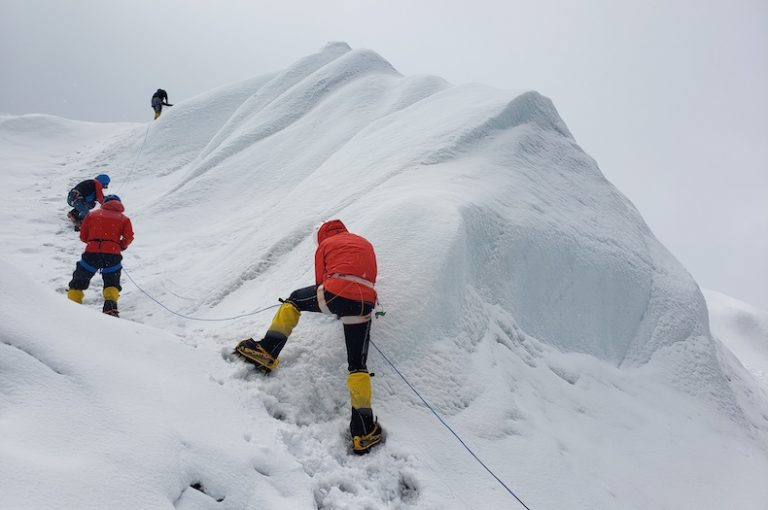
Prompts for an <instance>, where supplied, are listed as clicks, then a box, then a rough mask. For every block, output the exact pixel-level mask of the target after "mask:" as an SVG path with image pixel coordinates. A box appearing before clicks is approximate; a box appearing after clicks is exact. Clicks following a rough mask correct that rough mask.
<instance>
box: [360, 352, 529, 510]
mask: <svg viewBox="0 0 768 510" xmlns="http://www.w3.org/2000/svg"><path fill="white" fill-rule="evenodd" d="M371 345H372V346H373V348H374V349H376V351H377V352H378V353H379V354H381V357H382V358H384V360H385V361H386V362H387V363H388V364H389V366H391V367H392V369H393V370H394V371H395V372H396V373H397V375H399V376H400V379H402V380H403V382H405V384H407V385H408V387H409V388H411V391H413V392H414V393H415V394H416V396H417V397H419V399H420V400H421V401H422V402H423V403H424V405H425V406H427V409H429V410H430V411H432V414H434V415H435V417H436V418H437V419H438V420H440V423H442V424H443V426H444V427H445V428H446V429H448V431H450V433H451V434H453V436H454V437H455V438H456V439H457V440H458V441H459V443H461V446H463V447H464V448H465V449H466V450H467V451H468V452H469V454H470V455H472V457H474V458H475V460H476V461H477V462H478V463H479V464H480V465H481V466H483V467H484V468H485V470H486V471H488V473H490V475H491V476H492V477H494V478H495V479H496V481H497V482H499V483H500V484H501V486H502V487H504V488H505V489H506V490H507V492H508V493H510V494H511V495H512V497H514V498H515V499H516V500H517V501H518V502H519V503H520V504H521V505H522V506H523V508H525V509H526V510H531V509H530V508H529V507H528V505H526V504H525V503H523V500H521V499H520V498H519V497H517V494H515V493H514V492H513V491H512V489H510V488H509V487H508V486H507V484H505V483H504V482H503V481H502V480H501V478H499V477H498V476H496V473H494V472H493V471H492V470H491V468H489V467H488V466H487V465H486V464H485V462H483V461H482V460H481V459H480V457H478V456H477V455H476V454H475V452H473V451H472V448H470V447H469V446H467V443H465V442H464V440H463V439H462V438H461V436H459V435H458V434H457V433H456V432H455V431H454V430H453V429H452V428H451V426H450V425H448V424H447V423H446V422H445V420H443V418H442V417H441V416H440V415H439V414H437V411H435V410H434V408H432V406H431V405H429V402H427V401H426V400H425V399H424V397H422V396H421V394H420V393H419V392H418V391H417V390H416V388H414V387H413V385H412V384H411V383H410V382H408V379H406V378H405V376H404V375H403V374H401V373H400V371H399V370H398V369H397V367H396V366H395V364H394V363H392V362H391V361H390V360H389V358H387V356H386V355H385V354H384V353H383V352H382V351H381V349H379V347H378V346H377V345H376V344H375V343H373V341H371Z"/></svg>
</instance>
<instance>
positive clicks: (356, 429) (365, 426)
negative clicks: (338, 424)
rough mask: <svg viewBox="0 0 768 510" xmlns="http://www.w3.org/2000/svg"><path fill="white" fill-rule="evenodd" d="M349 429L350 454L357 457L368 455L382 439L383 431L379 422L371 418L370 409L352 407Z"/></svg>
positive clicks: (371, 411) (371, 412)
mask: <svg viewBox="0 0 768 510" xmlns="http://www.w3.org/2000/svg"><path fill="white" fill-rule="evenodd" d="M349 429H350V433H351V435H352V452H353V453H355V454H357V455H363V454H366V453H368V452H369V451H371V448H373V447H374V446H376V445H377V444H379V443H381V442H382V441H383V439H384V431H383V430H382V429H381V425H379V421H378V420H377V419H375V418H374V417H373V410H371V409H355V408H354V407H353V408H352V419H351V420H350V423H349Z"/></svg>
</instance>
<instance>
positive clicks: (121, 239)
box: [80, 200, 133, 254]
mask: <svg viewBox="0 0 768 510" xmlns="http://www.w3.org/2000/svg"><path fill="white" fill-rule="evenodd" d="M124 210H125V208H124V207H123V204H122V203H121V202H120V201H119V200H110V201H109V202H104V204H103V205H102V206H101V208H100V209H97V210H95V211H91V212H89V213H88V214H87V215H86V216H85V219H84V220H83V224H82V225H81V226H80V240H81V241H82V242H84V243H86V245H85V251H86V252H88V253H116V254H120V252H121V251H123V250H124V249H126V248H128V245H129V244H131V242H132V241H133V225H131V220H130V219H128V216H126V215H124V214H123V211H124Z"/></svg>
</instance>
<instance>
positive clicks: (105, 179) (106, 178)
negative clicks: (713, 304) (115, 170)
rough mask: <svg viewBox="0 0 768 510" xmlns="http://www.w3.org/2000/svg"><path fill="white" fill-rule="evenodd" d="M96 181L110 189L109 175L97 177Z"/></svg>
mask: <svg viewBox="0 0 768 510" xmlns="http://www.w3.org/2000/svg"><path fill="white" fill-rule="evenodd" d="M96 180H97V181H99V182H100V183H101V185H102V186H103V187H105V188H108V187H109V176H108V175H107V174H99V175H97V176H96Z"/></svg>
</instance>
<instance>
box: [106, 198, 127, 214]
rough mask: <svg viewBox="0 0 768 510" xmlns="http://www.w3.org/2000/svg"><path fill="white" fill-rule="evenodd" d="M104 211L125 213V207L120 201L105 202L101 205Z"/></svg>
mask: <svg viewBox="0 0 768 510" xmlns="http://www.w3.org/2000/svg"><path fill="white" fill-rule="evenodd" d="M101 208H102V209H106V210H107V211H117V212H123V211H125V207H123V203H122V202H121V201H119V200H110V201H109V202H104V203H103V204H101Z"/></svg>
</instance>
